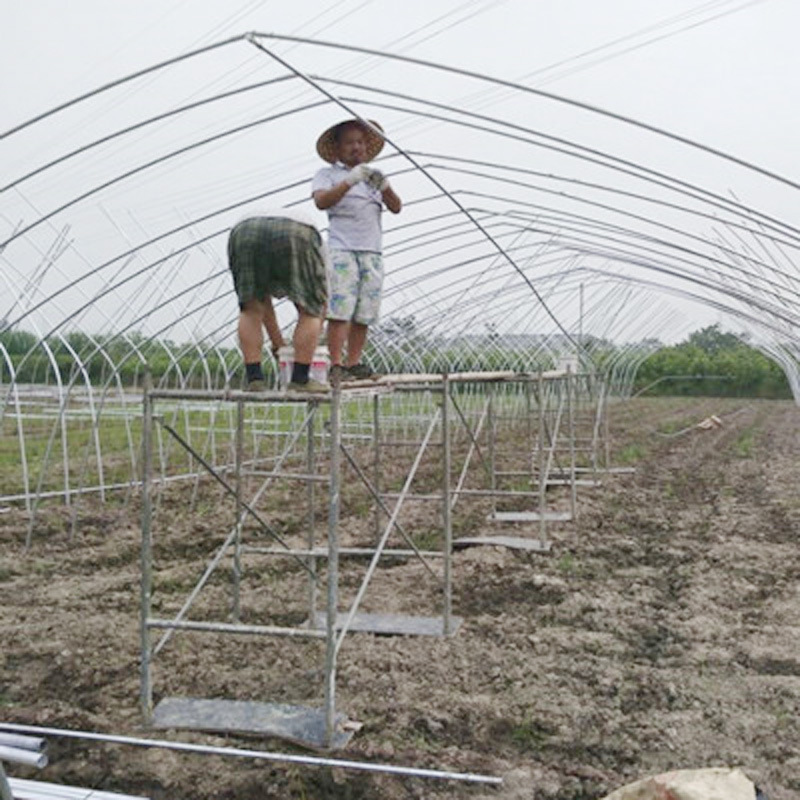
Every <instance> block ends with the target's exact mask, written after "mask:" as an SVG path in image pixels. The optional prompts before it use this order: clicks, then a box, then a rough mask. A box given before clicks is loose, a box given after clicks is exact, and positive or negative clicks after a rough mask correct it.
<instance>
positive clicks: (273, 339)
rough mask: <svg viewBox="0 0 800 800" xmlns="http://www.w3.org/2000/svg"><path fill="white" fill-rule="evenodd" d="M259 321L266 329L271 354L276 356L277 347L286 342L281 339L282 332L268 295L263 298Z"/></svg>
mask: <svg viewBox="0 0 800 800" xmlns="http://www.w3.org/2000/svg"><path fill="white" fill-rule="evenodd" d="M261 321H262V322H263V323H264V327H265V328H266V329H267V336H269V341H270V345H271V347H272V354H273V355H274V356H275V357H276V358H277V356H278V348H280V347H283V346H284V345H285V344H286V342H285V341H284V339H283V333H282V331H281V327H280V325H279V324H278V318H277V317H276V316H275V307H274V306H273V305H272V298H271V297H270V296H269V295H267V296H266V297H265V298H264V303H263V313H262V317H261Z"/></svg>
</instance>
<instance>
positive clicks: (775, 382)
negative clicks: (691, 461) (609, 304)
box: [634, 325, 792, 399]
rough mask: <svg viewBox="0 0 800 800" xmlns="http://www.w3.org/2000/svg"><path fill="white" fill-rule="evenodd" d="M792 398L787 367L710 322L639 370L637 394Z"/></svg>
mask: <svg viewBox="0 0 800 800" xmlns="http://www.w3.org/2000/svg"><path fill="white" fill-rule="evenodd" d="M643 390H644V392H645V393H646V394H648V395H714V396H717V397H762V398H769V399H783V398H787V399H788V398H791V396H792V393H791V389H790V387H789V383H788V381H787V380H786V375H785V374H784V372H783V370H782V369H781V368H780V367H779V366H778V364H776V363H775V362H774V361H772V360H771V359H769V358H767V356H765V355H764V354H763V353H762V352H761V351H759V350H756V349H755V348H754V347H751V346H750V345H749V344H747V342H745V341H742V339H740V338H739V337H738V336H736V335H734V334H732V333H725V332H724V331H722V330H720V327H719V325H711V326H709V327H707V328H703V329H701V330H699V331H695V332H694V333H692V334H691V335H690V336H689V337H688V338H687V339H686V341H685V342H681V343H680V344H677V345H673V346H671V347H662V348H660V349H659V350H657V351H656V352H654V353H653V355H651V356H650V357H648V358H647V360H646V361H644V362H643V363H642V364H641V366H640V367H639V369H638V371H637V373H636V380H635V384H634V393H635V392H638V391H643Z"/></svg>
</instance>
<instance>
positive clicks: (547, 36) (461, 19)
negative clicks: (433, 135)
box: [0, 0, 800, 178]
mask: <svg viewBox="0 0 800 800" xmlns="http://www.w3.org/2000/svg"><path fill="white" fill-rule="evenodd" d="M5 11H6V19H5V24H4V25H3V36H2V39H3V42H2V47H1V48H0V67H2V74H3V75H4V76H5V77H4V80H3V81H2V84H0V93H2V94H1V95H0V99H1V100H2V102H1V103H0V108H2V109H3V111H2V112H0V113H2V117H3V123H4V124H3V126H2V127H3V129H6V128H7V127H8V126H9V125H11V124H14V123H17V122H19V121H22V120H24V119H27V118H28V117H31V116H33V115H35V114H38V113H41V112H42V111H44V110H46V109H47V108H49V107H51V106H54V105H57V104H59V103H61V102H63V101H64V100H65V99H68V98H70V97H73V96H75V95H78V94H81V93H83V92H85V91H88V90H91V89H93V88H95V87H96V86H98V85H101V84H103V83H105V82H107V81H109V80H111V79H115V78H119V77H122V76H124V75H126V74H128V73H130V72H133V71H135V70H138V69H142V68H143V67H146V66H148V65H150V64H153V63H156V62H158V61H161V60H164V59H167V58H171V57H173V56H175V55H177V54H179V53H182V52H186V51H188V50H190V49H193V48H195V47H199V46H202V45H206V44H209V43H211V42H214V41H218V40H220V39H224V38H226V37H228V36H233V35H237V34H240V33H244V32H246V31H250V30H255V31H261V32H274V33H285V34H294V35H298V36H309V37H316V38H322V39H330V40H333V41H336V42H342V43H347V44H355V45H362V46H366V47H371V48H375V49H386V50H390V51H392V52H397V53H402V54H404V55H409V56H413V57H417V58H423V59H431V60H434V61H440V62H443V63H446V64H450V65H454V66H459V67H463V68H466V69H470V70H474V71H478V72H485V73H487V74H490V75H494V76H498V77H503V78H506V79H510V80H514V81H520V82H524V83H528V84H529V85H531V86H538V87H543V88H547V89H548V90H550V91H553V92H556V93H560V94H564V95H566V96H568V97H570V98H574V99H580V100H583V101H586V102H589V103H592V104H595V105H599V106H601V107H603V108H606V109H609V110H612V111H615V112H617V113H621V114H625V115H629V116H632V117H635V118H637V119H641V120H643V121H646V122H649V123H652V124H655V125H658V126H665V127H668V128H670V129H671V130H674V131H675V132H677V133H680V134H682V135H686V136H689V137H692V138H697V139H699V140H701V141H704V142H706V143H708V144H712V145H714V146H716V147H719V148H720V149H723V150H727V151H731V152H733V153H734V154H735V155H737V156H740V157H742V158H745V159H748V160H750V159H752V160H755V161H757V162H759V163H760V164H762V165H764V166H765V167H768V168H770V169H773V170H776V171H780V172H781V173H784V174H788V175H791V176H793V177H795V178H800V159H799V157H798V148H797V146H796V142H797V117H796V115H797V111H796V103H794V102H793V98H795V97H797V96H798V91H797V89H798V88H800V87H798V81H800V69H798V63H797V62H798V53H797V51H798V47H797V31H798V30H800V4H798V3H797V2H796V0H715V1H714V2H708V0H646V1H643V0H604V1H603V2H595V1H594V0H472V2H464V1H463V0H458V2H454V1H453V0H436V1H435V2H430V0H404V2H395V1H394V0H371V1H370V0H366V1H365V0H349V2H348V0H344V2H342V1H340V2H335V3H334V2H329V1H328V0H299V1H298V2H293V3H287V2H285V1H284V0H280V1H278V0H245V1H243V2H242V1H240V2H235V1H234V0H230V1H229V0H224V1H223V0H216V2H214V1H212V2H206V1H204V2H199V1H198V0H71V1H70V2H66V0H25V1H24V2H23V1H22V0H9V2H8V3H7V4H6V8H5ZM282 50H283V52H284V53H286V55H287V57H288V58H291V49H290V48H288V47H283V48H282Z"/></svg>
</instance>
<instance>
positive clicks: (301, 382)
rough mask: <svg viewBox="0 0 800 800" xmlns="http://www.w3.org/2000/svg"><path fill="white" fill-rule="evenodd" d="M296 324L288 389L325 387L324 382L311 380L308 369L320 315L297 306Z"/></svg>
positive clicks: (312, 354) (315, 345)
mask: <svg viewBox="0 0 800 800" xmlns="http://www.w3.org/2000/svg"><path fill="white" fill-rule="evenodd" d="M297 315H298V316H297V325H296V326H295V329H294V336H293V337H292V344H293V345H294V366H293V367H292V380H291V382H290V384H289V389H290V390H292V389H296V390H299V389H302V388H304V387H311V386H313V388H314V389H315V390H317V389H324V388H326V387H325V386H324V384H322V383H320V382H317V381H311V380H310V379H309V370H310V369H311V361H312V360H313V358H314V351H315V350H316V349H317V342H319V335H320V333H321V332H322V323H323V319H322V317H315V316H313V315H311V314H309V313H307V312H306V311H304V310H303V309H302V308H301V307H300V306H297Z"/></svg>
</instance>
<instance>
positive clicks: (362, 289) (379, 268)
mask: <svg viewBox="0 0 800 800" xmlns="http://www.w3.org/2000/svg"><path fill="white" fill-rule="evenodd" d="M382 290H383V256H382V255H381V254H380V253H369V252H363V251H351V250H331V300H330V305H329V308H328V319H335V320H347V321H350V320H352V321H354V322H359V323H361V324H362V325H373V324H374V323H376V322H377V321H378V314H379V312H380V307H381V293H382Z"/></svg>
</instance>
